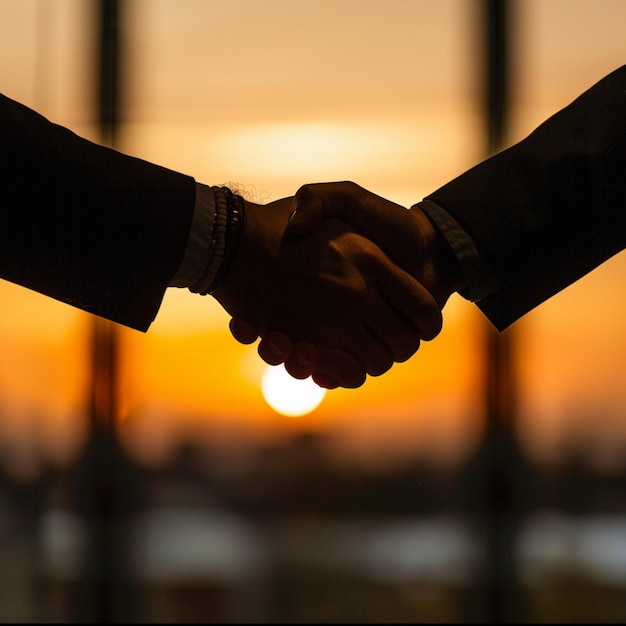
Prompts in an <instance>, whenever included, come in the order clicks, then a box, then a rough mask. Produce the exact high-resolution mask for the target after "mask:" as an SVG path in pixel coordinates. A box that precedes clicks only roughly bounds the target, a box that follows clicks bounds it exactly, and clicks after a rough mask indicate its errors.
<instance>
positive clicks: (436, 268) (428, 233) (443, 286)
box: [409, 205, 466, 308]
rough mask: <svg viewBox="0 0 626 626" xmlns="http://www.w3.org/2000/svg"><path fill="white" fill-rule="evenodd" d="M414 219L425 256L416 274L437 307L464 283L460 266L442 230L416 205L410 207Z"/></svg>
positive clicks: (459, 289)
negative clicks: (420, 268) (419, 274)
mask: <svg viewBox="0 0 626 626" xmlns="http://www.w3.org/2000/svg"><path fill="white" fill-rule="evenodd" d="M409 211H410V214H411V215H412V216H413V217H414V218H415V219H416V220H417V223H418V231H419V233H420V239H421V241H420V247H421V250H422V254H423V255H424V257H423V258H424V259H425V262H424V264H423V266H422V267H423V268H424V269H423V275H422V276H421V277H419V278H420V279H421V280H422V282H423V284H424V286H425V287H426V288H427V289H428V290H429V291H430V292H431V294H432V295H433V297H434V298H435V300H436V301H437V303H438V305H439V307H440V308H443V305H444V304H445V303H446V301H447V300H448V298H449V297H450V296H451V295H452V294H453V293H455V292H457V291H461V290H463V289H464V288H465V286H466V280H465V275H464V273H463V271H462V268H461V265H460V263H459V261H458V259H457V257H456V255H455V253H454V250H453V249H452V247H451V246H450V244H449V243H448V240H447V239H446V238H445V236H444V235H443V233H442V232H441V231H440V230H439V228H437V226H436V225H435V224H434V223H433V222H432V220H431V219H430V218H429V216H428V215H427V214H426V213H425V212H424V211H423V210H422V209H421V208H420V207H419V205H416V206H414V207H412V208H411V209H409Z"/></svg>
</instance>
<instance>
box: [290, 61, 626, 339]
mask: <svg viewBox="0 0 626 626" xmlns="http://www.w3.org/2000/svg"><path fill="white" fill-rule="evenodd" d="M625 172H626V66H624V67H622V68H620V69H618V70H616V71H614V72H613V73H611V74H609V75H608V76H607V77H606V78H604V79H602V80H601V81H599V82H598V83H597V84H596V85H594V86H593V87H592V88H591V89H589V90H588V91H587V92H585V93H584V94H582V95H581V96H580V97H579V98H577V99H576V100H575V101H574V102H573V103H571V104H570V105H569V106H568V107H566V108H565V109H563V110H562V111H560V112H559V113H557V114H555V115H554V116H552V117H551V118H550V119H549V120H547V121H546V122H544V123H543V124H542V125H541V126H540V127H539V128H537V130H535V131H534V132H533V133H532V134H531V135H530V136H529V137H527V138H526V139H524V140H523V141H521V142H519V143H518V144H516V145H514V146H513V147H511V148H509V149H508V150H505V151H503V152H500V153H499V154H496V155H494V156H493V157H491V158H489V159H487V160H485V161H484V162H482V163H480V164H479V165H477V166H475V167H474V168H472V169H470V170H468V171H467V172H465V173H464V174H462V175H461V176H459V177H457V178H456V179H454V180H453V181H451V182H449V183H448V184H446V185H444V186H443V187H441V188H440V189H438V190H437V191H435V192H434V193H432V194H431V195H429V196H428V197H427V198H426V199H425V200H424V201H423V202H421V203H418V204H416V205H415V206H414V207H412V209H411V211H410V212H408V214H407V215H401V214H400V212H399V211H398V209H397V208H395V207H394V206H393V205H392V203H389V202H388V201H385V200H384V199H381V198H379V197H378V196H375V195H374V194H371V193H369V192H366V191H365V190H362V189H361V188H359V187H358V186H356V185H353V184H347V183H341V184H337V183H333V184H332V185H331V186H329V187H326V186H324V185H321V186H320V185H314V186H307V187H308V189H305V190H304V193H302V190H301V192H300V193H301V198H302V199H303V202H300V203H298V205H297V212H296V214H295V215H294V217H293V218H292V220H291V223H290V225H289V227H288V232H293V233H300V234H302V233H306V232H310V231H311V230H312V229H314V228H315V225H316V224H318V223H319V222H320V220H321V219H322V218H325V217H330V216H335V217H337V218H339V219H342V220H345V221H346V222H348V223H349V224H350V225H351V226H352V227H354V228H355V229H356V230H358V231H359V232H362V233H364V234H365V235H366V236H368V237H370V238H371V239H372V240H373V241H375V242H376V243H378V244H379V245H380V247H381V248H382V249H383V250H385V251H386V252H387V253H388V254H389V255H390V256H391V257H392V258H393V259H394V260H395V261H396V262H397V263H399V264H400V265H401V266H402V267H404V268H405V269H407V270H408V271H409V272H410V273H411V274H412V275H413V276H415V277H416V278H418V279H419V280H420V281H422V282H423V284H424V285H425V286H426V287H427V288H428V289H429V290H430V291H431V292H432V293H433V295H435V297H436V299H437V301H438V302H439V304H440V305H442V304H443V303H444V302H445V299H446V298H447V296H449V295H450V293H451V289H452V290H453V291H459V292H461V293H462V295H465V296H466V297H468V298H470V299H472V300H474V301H476V303H477V305H478V306H479V307H480V308H481V310H482V311H483V312H484V313H485V315H487V317H488V318H489V319H490V320H491V321H492V322H493V324H494V325H495V326H496V327H497V328H499V329H500V330H502V329H504V328H506V327H507V326H508V325H510V324H511V323H513V322H514V321H515V320H517V319H519V318H520V317H521V316H522V315H524V314H525V313H526V312H528V311H529V310H531V309H532V308H533V307H535V306H537V305H538V304H540V303H541V302H543V301H544V300H546V299H547V298H549V297H551V296H552V295H554V294H555V293H557V292H558V291H560V290H561V289H563V288H564V287H566V286H568V285H570V284H571V283H573V282H574V281H576V280H577V279H578V278H580V277H582V276H584V275H585V274H586V273H588V272H589V271H591V270H592V269H594V268H595V267H597V266H598V265H600V264H601V263H603V262H604V261H605V260H607V259H608V258H610V257H611V256H613V255H614V254H616V253H618V252H620V251H621V250H622V249H623V248H624V247H625V245H626V175H625V174H624V173H625ZM411 215H414V216H415V217H416V218H417V217H419V219H416V220H415V221H414V222H413V225H412V223H411V219H410V216H411ZM424 215H427V216H428V218H429V221H430V222H431V224H432V225H433V227H435V230H436V231H437V232H438V233H439V241H440V242H441V245H440V246H439V247H429V246H428V244H427V242H425V241H424V236H425V233H428V228H429V225H428V223H427V221H424V219H422V218H423V216H424ZM450 223H452V224H453V228H452V229H450V228H449V225H450ZM420 225H421V227H420ZM455 228H456V232H457V233H458V232H460V233H461V234H462V237H463V238H464V241H465V242H466V243H464V244H463V245H457V241H456V239H455V237H456V235H455V232H452V231H455ZM428 236H430V237H431V238H432V233H431V234H430V235H428ZM463 246H465V248H468V247H471V248H473V254H469V255H467V256H464V250H463ZM446 248H447V250H448V252H447V253H446ZM451 252H453V253H454V255H455V256H456V257H457V259H458V261H459V269H460V270H461V273H460V275H459V274H458V273H457V272H456V270H454V264H453V263H452V264H450V263H449V262H444V265H443V267H447V268H453V269H452V273H451V274H450V272H448V271H443V272H439V273H437V272H434V273H433V272H432V271H431V272H429V271H428V268H429V267H433V266H434V267H437V262H436V259H437V258H439V259H445V258H446V254H447V255H448V257H449V255H450V253H451ZM430 257H432V258H431V260H430V261H429V258H430ZM424 263H425V264H424ZM440 265H441V263H440ZM448 274H450V276H447V275H448ZM450 277H451V278H452V282H451V281H450V280H449V278H450ZM459 278H460V279H461V280H460V282H459V280H458V279H459ZM455 283H456V284H455ZM472 292H474V293H472Z"/></svg>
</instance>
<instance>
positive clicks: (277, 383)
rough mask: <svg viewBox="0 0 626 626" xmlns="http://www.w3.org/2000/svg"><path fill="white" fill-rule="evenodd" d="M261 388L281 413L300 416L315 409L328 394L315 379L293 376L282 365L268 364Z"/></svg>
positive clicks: (271, 404)
mask: <svg viewBox="0 0 626 626" xmlns="http://www.w3.org/2000/svg"><path fill="white" fill-rule="evenodd" d="M261 389H262V391H263V397H264V398H265V401H266V402H267V403H268V404H269V405H270V406H271V407H272V408H273V409H274V410H275V411H277V412H278V413H280V414H281V415H287V416H289V417H298V416H300V415H306V414H307V413H310V412H311V411H313V410H315V409H316V408H317V407H318V406H319V405H320V403H321V402H322V400H323V399H324V396H325V395H326V390H325V389H322V387H318V386H317V385H316V384H315V383H314V382H313V380H311V379H310V378H306V379H305V380H297V379H295V378H292V377H291V376H290V375H289V374H288V373H287V371H286V370H285V368H284V367H283V366H282V365H279V366H271V365H270V366H268V367H267V369H266V370H265V372H264V374H263V379H262V381H261Z"/></svg>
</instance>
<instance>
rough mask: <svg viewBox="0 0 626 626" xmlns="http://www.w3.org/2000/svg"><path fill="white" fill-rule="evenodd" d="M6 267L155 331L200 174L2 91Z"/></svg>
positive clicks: (1, 259)
mask: <svg viewBox="0 0 626 626" xmlns="http://www.w3.org/2000/svg"><path fill="white" fill-rule="evenodd" d="M0 138H1V140H0V166H1V167H2V184H1V185H0V223H1V228H0V276H1V277H2V278H4V279H6V280H9V281H11V282H15V283H17V284H20V285H23V286H25V287H28V288H29V289H33V290H36V291H39V292H41V293H43V294H46V295H48V296H51V297H53V298H56V299H58V300H62V301H63V302H67V303H69V304H72V305H74V306H77V307H79V308H81V309H84V310H86V311H89V312H91V313H95V314H97V315H100V316H102V317H106V318H108V319H111V320H113V321H116V322H119V323H121V324H125V325H128V326H131V327H133V328H137V329H140V330H146V329H147V328H148V326H149V325H150V323H151V322H152V320H153V319H154V316H155V315H156V313H157V311H158V308H159V306H160V303H161V300H162V297H163V294H164V292H165V289H166V287H167V285H168V283H169V281H170V279H171V278H172V277H173V276H174V274H175V273H176V270H177V268H178V266H179V265H180V263H181V261H182V258H183V254H184V251H185V246H186V243H187V236H188V232H189V225H190V223H191V219H192V214H193V209H194V202H195V181H194V180H193V179H192V178H190V177H188V176H184V175H182V174H178V173H176V172H172V171H170V170H167V169H165V168H162V167H159V166H157V165H153V164H150V163H147V162H145V161H142V160H140V159H136V158H132V157H129V156H125V155H122V154H120V153H119V152H116V151H114V150H110V149H108V148H105V147H102V146H98V145H96V144H93V143H91V142H89V141H87V140H85V139H82V138H80V137H77V136H76V135H75V134H73V133H71V132H70V131H69V130H67V129H65V128H62V127H60V126H57V125H55V124H52V123H50V122H49V121H47V120H46V119H44V118H43V117H41V116H40V115H38V114H37V113H35V112H34V111H31V110H30V109H28V108H26V107H24V106H22V105H20V104H18V103H17V102H13V101H12V100H10V99H8V98H6V97H4V96H0Z"/></svg>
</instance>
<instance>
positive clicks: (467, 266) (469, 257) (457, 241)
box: [412, 200, 500, 302]
mask: <svg viewBox="0 0 626 626" xmlns="http://www.w3.org/2000/svg"><path fill="white" fill-rule="evenodd" d="M415 207H419V208H420V209H422V211H424V213H426V215H427V216H428V217H429V218H430V220H431V221H432V222H433V224H434V225H435V226H436V227H437V228H438V229H439V231H440V232H441V234H442V235H443V236H444V237H445V239H446V241H447V242H448V244H449V245H450V247H451V248H452V252H453V253H454V255H455V256H456V258H457V259H458V261H459V265H460V266H461V271H462V272H463V275H464V276H465V280H466V283H467V289H463V290H462V291H460V292H459V293H460V294H461V296H463V297H464V298H465V299H466V300H470V301H471V302H478V301H479V300H482V299H483V298H486V297H487V296H489V295H490V294H492V293H493V292H494V291H496V289H498V287H499V286H500V283H499V281H498V279H497V278H496V276H495V274H494V273H493V271H492V270H491V268H490V267H489V265H488V264H487V262H486V261H485V259H484V258H483V257H482V256H481V255H480V252H479V251H478V248H477V247H476V244H475V243H474V241H473V240H472V238H471V237H470V236H469V235H468V233H467V232H466V231H465V230H463V228H462V227H461V225H460V224H459V223H458V222H457V221H456V220H455V219H454V218H453V217H452V216H451V215H450V214H449V213H448V212H447V211H446V210H444V209H442V208H441V207H440V206H439V205H438V204H435V203H434V202H433V201H432V200H422V202H418V203H417V204H416V205H415ZM415 207H412V208H415Z"/></svg>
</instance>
